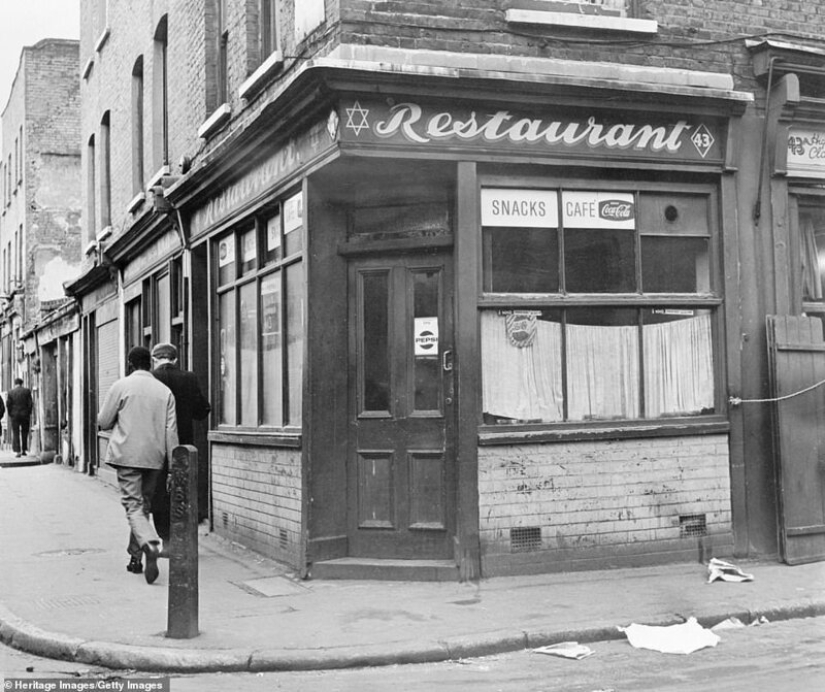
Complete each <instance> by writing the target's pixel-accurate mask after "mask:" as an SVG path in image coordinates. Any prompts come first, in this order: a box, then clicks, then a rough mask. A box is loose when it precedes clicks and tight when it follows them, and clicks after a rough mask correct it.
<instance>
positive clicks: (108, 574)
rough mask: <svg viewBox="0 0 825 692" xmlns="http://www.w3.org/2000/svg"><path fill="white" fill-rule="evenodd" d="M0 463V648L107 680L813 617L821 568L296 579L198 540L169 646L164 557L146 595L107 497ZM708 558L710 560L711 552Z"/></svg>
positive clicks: (437, 657)
mask: <svg viewBox="0 0 825 692" xmlns="http://www.w3.org/2000/svg"><path fill="white" fill-rule="evenodd" d="M7 456H11V457H12V458H13V455H12V454H11V453H8V452H0V546H2V550H3V556H2V560H0V640H2V641H3V642H5V643H7V644H10V645H12V646H15V647H17V648H20V649H23V650H26V651H29V652H31V653H34V654H37V655H41V656H47V657H50V658H58V659H65V660H72V661H77V662H82V663H87V664H91V665H102V666H106V667H109V668H114V669H134V670H142V671H165V672H180V673H184V672H186V673H194V672H218V671H226V672H230V671H255V672H264V671H276V670H318V669H330V668H343V667H357V666H374V665H388V664H396V663H423V662H433V661H443V660H448V659H460V658H471V657H476V656H484V655H491V654H496V653H502V652H505V651H516V650H520V649H529V648H537V647H540V646H546V645H548V644H553V643H558V642H561V641H569V640H575V641H579V642H598V641H604V640H608V639H620V638H624V634H622V633H621V632H620V631H619V630H618V626H627V625H629V624H631V623H633V622H636V623H639V624H648V625H669V624H676V623H678V622H683V621H684V620H685V619H686V618H688V617H691V616H693V617H696V618H697V620H698V621H699V622H700V623H701V624H703V625H705V626H711V625H714V624H716V623H717V622H720V621H722V620H724V619H726V618H728V617H731V616H735V617H738V618H739V619H740V620H742V621H743V622H745V623H749V622H752V621H754V620H756V619H757V618H759V617H760V616H764V617H766V618H767V619H768V620H772V621H773V620H781V619H788V618H798V617H812V616H819V615H825V563H821V562H820V563H811V564H806V565H797V566H793V567H791V566H788V565H784V564H780V563H776V562H769V561H743V562H738V563H737V564H738V565H739V566H740V567H742V568H743V569H744V570H745V571H746V572H750V573H753V574H754V575H755V580H754V581H753V582H744V583H729V582H714V583H712V584H708V583H707V567H706V566H705V565H703V564H700V563H698V562H696V563H679V564H673V565H659V566H655V567H644V568H641V567H639V568H621V569H612V570H600V571H589V572H567V573H556V574H543V575H530V576H521V577H500V578H492V579H482V580H481V581H479V582H474V583H458V582H402V581H343V580H341V581H339V580H334V581H332V580H330V581H322V580H306V581H302V580H299V579H297V578H296V577H295V575H294V573H293V572H292V571H291V570H290V569H289V568H288V567H286V566H285V565H283V564H281V563H278V562H276V561H274V560H270V559H268V558H266V557H264V556H262V555H260V554H259V553H256V552H254V551H251V550H247V549H245V548H244V547H243V546H240V545H238V544H236V543H233V542H231V541H228V540H226V539H225V538H222V537H220V536H218V535H217V534H215V533H210V532H208V531H206V530H204V529H201V530H200V531H199V533H200V535H199V594H198V596H199V604H200V608H199V631H200V634H199V635H198V636H197V637H195V638H193V639H171V638H168V637H166V636H165V634H166V627H167V596H168V588H167V587H168V562H167V561H165V560H161V561H160V563H159V564H160V566H161V573H160V576H159V578H158V580H157V581H156V582H155V584H153V585H151V586H150V585H147V584H146V582H145V580H144V578H143V576H142V575H134V574H130V573H128V572H126V563H127V562H128V556H127V554H126V549H125V548H126V541H127V538H128V527H127V524H126V519H125V516H124V512H123V509H122V507H121V505H120V501H119V495H118V491H117V489H116V488H113V487H111V486H109V485H107V484H106V483H104V482H102V481H100V480H99V479H96V478H90V477H88V476H85V475H83V474H80V473H77V472H76V471H75V470H74V469H71V468H69V467H64V466H60V465H54V464H48V465H37V466H26V467H4V466H2V462H3V461H5V460H6V457H7ZM720 557H723V556H720Z"/></svg>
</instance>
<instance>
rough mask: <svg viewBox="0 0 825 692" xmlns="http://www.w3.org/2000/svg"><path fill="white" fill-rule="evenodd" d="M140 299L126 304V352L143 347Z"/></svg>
mask: <svg viewBox="0 0 825 692" xmlns="http://www.w3.org/2000/svg"><path fill="white" fill-rule="evenodd" d="M140 310H141V305H140V297H137V298H135V299H134V300H130V301H129V302H128V303H126V351H127V353H128V351H129V350H130V349H132V348H134V347H135V346H142V345H143V327H142V322H141V312H140Z"/></svg>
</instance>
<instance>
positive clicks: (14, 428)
mask: <svg viewBox="0 0 825 692" xmlns="http://www.w3.org/2000/svg"><path fill="white" fill-rule="evenodd" d="M29 426H30V422H29V418H28V417H26V418H12V419H11V448H12V449H13V450H14V451H15V452H17V453H18V454H25V453H26V452H27V451H28V449H29Z"/></svg>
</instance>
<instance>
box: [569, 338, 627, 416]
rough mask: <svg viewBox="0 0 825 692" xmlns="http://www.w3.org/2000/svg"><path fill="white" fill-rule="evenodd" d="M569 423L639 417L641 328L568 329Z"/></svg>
mask: <svg viewBox="0 0 825 692" xmlns="http://www.w3.org/2000/svg"><path fill="white" fill-rule="evenodd" d="M567 360H568V368H567V379H568V382H567V392H568V418H569V420H597V419H606V418H638V417H639V328H638V327H637V326H635V325H629V326H620V327H600V326H587V325H568V326H567Z"/></svg>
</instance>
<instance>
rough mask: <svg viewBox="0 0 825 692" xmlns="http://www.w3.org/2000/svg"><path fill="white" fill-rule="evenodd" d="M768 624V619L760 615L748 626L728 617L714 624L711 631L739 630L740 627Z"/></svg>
mask: <svg viewBox="0 0 825 692" xmlns="http://www.w3.org/2000/svg"><path fill="white" fill-rule="evenodd" d="M766 624H768V618H766V617H765V616H764V615H761V616H760V617H758V618H757V619H756V620H754V621H753V622H752V623H751V624H750V625H746V624H745V623H744V622H742V621H741V620H740V619H739V618H737V617H729V618H728V619H727V620H722V622H719V623H717V624H715V625H714V626H713V627H711V629H712V630H713V631H714V632H716V631H717V630H733V629H739V628H740V627H758V626H759V625H766Z"/></svg>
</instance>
